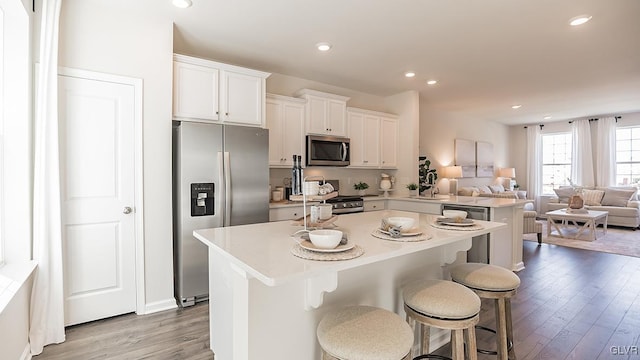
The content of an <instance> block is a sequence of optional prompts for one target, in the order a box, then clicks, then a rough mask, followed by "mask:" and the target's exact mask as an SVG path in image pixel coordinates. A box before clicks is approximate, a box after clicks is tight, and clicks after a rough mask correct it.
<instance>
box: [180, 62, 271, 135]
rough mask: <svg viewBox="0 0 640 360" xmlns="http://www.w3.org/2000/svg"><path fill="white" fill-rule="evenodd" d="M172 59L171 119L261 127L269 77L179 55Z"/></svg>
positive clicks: (264, 74)
mask: <svg viewBox="0 0 640 360" xmlns="http://www.w3.org/2000/svg"><path fill="white" fill-rule="evenodd" d="M173 60H174V63H173V64H174V65H173V117H174V119H176V120H194V121H213V122H225V123H234V124H243V125H252V126H261V127H264V125H265V116H264V108H265V92H266V91H265V88H266V78H267V77H269V75H271V74H269V73H265V72H262V71H257V70H252V69H246V68H242V67H238V66H233V65H228V64H222V63H218V62H214V61H210V60H205V59H199V58H194V57H191V56H185V55H179V54H174V56H173Z"/></svg>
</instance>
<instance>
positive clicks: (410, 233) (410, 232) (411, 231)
mask: <svg viewBox="0 0 640 360" xmlns="http://www.w3.org/2000/svg"><path fill="white" fill-rule="evenodd" d="M378 230H380V232H381V233H383V234H385V235H389V236H391V233H390V232H388V231H386V230H382V229H378ZM418 235H422V231H420V229H419V228H413V229H409V230H407V231H405V232H401V233H400V236H418Z"/></svg>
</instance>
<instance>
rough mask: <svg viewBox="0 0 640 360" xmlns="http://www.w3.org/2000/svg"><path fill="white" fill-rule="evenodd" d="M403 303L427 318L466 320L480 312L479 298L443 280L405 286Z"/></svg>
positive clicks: (419, 282)
mask: <svg viewBox="0 0 640 360" xmlns="http://www.w3.org/2000/svg"><path fill="white" fill-rule="evenodd" d="M402 296H403V297H404V303H405V304H407V306H409V307H410V308H412V309H413V310H415V311H416V312H419V313H421V314H423V315H426V316H429V317H435V318H439V319H467V318H470V317H473V316H475V315H476V314H477V313H479V312H480V298H479V297H478V295H476V293H474V292H473V291H471V290H469V289H468V288H466V287H464V286H462V285H460V284H456V283H454V282H451V281H445V280H421V281H416V282H414V283H411V284H409V285H407V286H405V288H404V290H403V291H402Z"/></svg>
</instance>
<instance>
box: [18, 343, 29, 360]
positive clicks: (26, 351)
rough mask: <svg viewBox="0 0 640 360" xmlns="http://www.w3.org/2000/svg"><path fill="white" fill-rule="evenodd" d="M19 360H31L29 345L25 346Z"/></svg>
mask: <svg viewBox="0 0 640 360" xmlns="http://www.w3.org/2000/svg"><path fill="white" fill-rule="evenodd" d="M20 360H31V346H30V345H29V343H27V345H25V347H24V350H23V351H22V355H20Z"/></svg>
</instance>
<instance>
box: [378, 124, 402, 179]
mask: <svg viewBox="0 0 640 360" xmlns="http://www.w3.org/2000/svg"><path fill="white" fill-rule="evenodd" d="M396 166H398V119H397V118H394V117H387V116H382V117H380V167H381V168H383V169H387V168H395V167H396Z"/></svg>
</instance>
